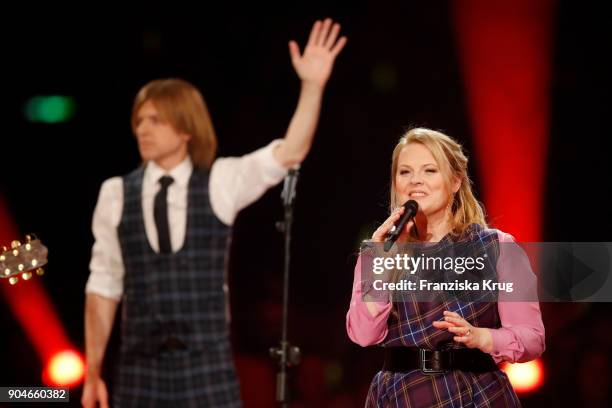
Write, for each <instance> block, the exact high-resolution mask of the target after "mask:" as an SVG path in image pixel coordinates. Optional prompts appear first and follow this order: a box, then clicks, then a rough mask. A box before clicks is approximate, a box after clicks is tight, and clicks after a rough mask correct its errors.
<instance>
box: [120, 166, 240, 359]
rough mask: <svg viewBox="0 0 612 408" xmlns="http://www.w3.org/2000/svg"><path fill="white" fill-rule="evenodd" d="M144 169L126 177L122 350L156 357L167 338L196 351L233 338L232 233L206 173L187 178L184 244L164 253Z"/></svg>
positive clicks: (122, 233)
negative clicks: (146, 203) (148, 222)
mask: <svg viewBox="0 0 612 408" xmlns="http://www.w3.org/2000/svg"><path fill="white" fill-rule="evenodd" d="M143 176H144V169H143V168H139V169H137V170H135V171H134V172H132V173H130V174H128V175H127V176H124V177H123V197H124V204H123V215H122V218H121V222H120V224H119V227H118V231H117V232H118V236H119V242H120V245H121V253H122V255H123V263H124V266H125V278H124V295H123V306H122V323H121V352H122V353H124V354H153V353H155V352H157V351H158V350H159V348H160V347H161V345H162V343H164V342H165V341H166V339H168V338H169V337H175V338H177V339H179V340H180V341H182V342H183V343H184V344H185V345H186V346H187V348H188V349H190V350H202V349H205V348H206V347H207V345H210V344H211V343H217V342H219V341H224V340H227V339H228V334H229V333H228V325H227V322H226V315H225V311H226V296H225V292H224V283H225V263H226V252H227V249H228V245H229V239H230V233H231V228H230V227H228V226H226V225H225V224H223V223H222V222H221V221H220V220H219V219H218V218H217V217H216V216H215V214H214V213H213V210H212V208H211V205H210V200H209V196H208V172H206V171H203V170H198V169H194V170H193V172H192V174H191V178H190V180H189V192H188V204H187V205H188V207H187V227H186V236H185V243H184V245H183V247H182V248H181V249H180V250H179V251H178V252H176V253H171V254H158V253H155V252H154V251H153V249H152V248H151V246H150V245H149V241H148V240H147V236H146V232H145V226H144V218H143V215H142V198H141V195H142V194H141V193H142V180H143Z"/></svg>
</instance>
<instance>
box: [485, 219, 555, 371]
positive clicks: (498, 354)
mask: <svg viewBox="0 0 612 408" xmlns="http://www.w3.org/2000/svg"><path fill="white" fill-rule="evenodd" d="M499 242H500V243H501V245H500V255H499V259H498V262H497V274H498V279H499V281H500V282H515V284H516V283H517V282H518V283H520V285H521V286H523V287H525V288H526V290H531V288H535V287H536V285H537V282H536V276H535V275H534V274H533V272H532V270H531V266H530V264H529V259H528V258H527V256H526V255H525V254H524V253H523V252H522V251H520V249H519V250H518V251H512V249H510V248H509V247H508V246H509V245H510V246H512V245H511V244H512V243H514V239H513V237H512V236H511V235H509V234H506V233H503V232H501V231H500V232H499ZM516 248H519V247H518V246H516ZM509 252H511V254H510V253H509ZM517 254H519V255H518V256H517ZM497 309H498V312H499V317H500V319H501V326H502V327H501V328H499V329H490V330H491V335H492V337H493V351H492V352H491V355H492V356H493V358H494V360H495V362H496V363H499V362H501V361H508V362H511V363H515V362H519V363H522V362H526V361H530V360H533V359H535V358H537V357H539V356H540V355H541V354H542V353H543V352H544V349H545V343H544V324H543V323H542V314H541V313H540V305H539V303H538V302H527V301H525V302H517V301H514V302H503V301H500V302H498V305H497Z"/></svg>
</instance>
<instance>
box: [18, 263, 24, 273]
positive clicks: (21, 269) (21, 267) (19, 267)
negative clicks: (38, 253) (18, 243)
mask: <svg viewBox="0 0 612 408" xmlns="http://www.w3.org/2000/svg"><path fill="white" fill-rule="evenodd" d="M17 269H19V272H21V271H23V270H24V269H25V267H24V266H23V264H19V265H17Z"/></svg>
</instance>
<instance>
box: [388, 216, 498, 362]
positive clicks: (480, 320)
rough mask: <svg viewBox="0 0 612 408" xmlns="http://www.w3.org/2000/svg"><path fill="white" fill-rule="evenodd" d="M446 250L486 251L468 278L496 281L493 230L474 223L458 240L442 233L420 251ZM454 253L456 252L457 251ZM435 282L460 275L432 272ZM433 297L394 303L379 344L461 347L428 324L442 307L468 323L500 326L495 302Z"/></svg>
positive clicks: (495, 231) (451, 337)
mask: <svg viewBox="0 0 612 408" xmlns="http://www.w3.org/2000/svg"><path fill="white" fill-rule="evenodd" d="M450 251H463V252H466V253H469V254H474V253H479V254H482V253H486V257H487V262H486V268H485V269H484V271H483V272H482V276H472V278H488V279H492V280H493V281H497V273H496V265H497V259H498V258H499V240H498V235H497V230H495V229H484V228H482V227H481V226H480V225H478V224H472V225H470V226H469V227H468V228H467V230H466V231H465V233H464V234H463V235H462V236H461V237H459V238H458V239H455V240H453V239H451V236H450V235H446V236H445V237H444V238H443V239H442V240H441V241H440V242H439V243H436V244H434V245H432V246H429V247H428V248H427V249H426V250H425V251H424V252H428V253H429V254H428V255H430V256H431V255H435V254H436V253H439V254H447V255H448V254H449V252H450ZM454 255H455V256H457V255H459V254H457V253H455V254H454ZM432 275H435V279H436V280H437V281H449V282H452V281H453V280H454V279H456V278H460V279H461V276H458V275H456V274H455V272H453V271H432ZM443 298H444V296H442V295H441V296H438V297H436V299H438V300H436V301H431V302H416V301H412V300H406V301H404V302H394V303H393V309H392V311H391V314H390V315H389V319H388V321H387V326H388V328H389V332H388V333H387V337H386V338H385V340H384V341H383V343H382V344H381V345H382V346H385V347H402V346H404V347H419V348H425V349H429V350H440V349H444V348H446V347H453V348H461V347H464V346H463V345H461V344H459V343H455V342H453V336H454V335H453V334H452V333H450V332H448V331H447V330H439V329H436V328H435V327H433V325H432V323H433V322H434V321H436V320H442V319H443V314H442V312H444V311H445V310H450V311H452V312H456V313H458V314H459V315H460V316H462V317H463V318H464V319H466V320H467V321H468V322H470V324H472V325H473V326H476V327H489V328H498V327H500V326H501V322H500V319H499V314H498V312H497V303H494V302H473V301H469V299H466V300H464V299H462V298H461V293H457V294H456V296H449V297H447V298H446V299H443Z"/></svg>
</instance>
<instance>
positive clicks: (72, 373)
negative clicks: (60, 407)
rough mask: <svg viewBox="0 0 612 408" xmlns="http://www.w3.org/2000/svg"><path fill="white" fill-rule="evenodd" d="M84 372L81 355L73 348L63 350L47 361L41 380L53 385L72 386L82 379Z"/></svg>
mask: <svg viewBox="0 0 612 408" xmlns="http://www.w3.org/2000/svg"><path fill="white" fill-rule="evenodd" d="M84 372H85V363H84V362H83V357H82V356H81V355H80V354H79V353H78V352H76V351H74V350H64V351H60V352H59V353H56V354H55V355H53V357H51V359H50V360H49V361H48V363H47V367H46V368H45V371H44V374H43V382H44V383H45V384H47V385H49V386H54V387H73V386H76V385H78V384H80V383H81V382H82V381H83V374H84Z"/></svg>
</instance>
